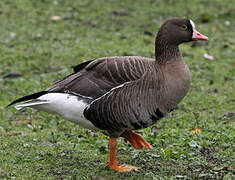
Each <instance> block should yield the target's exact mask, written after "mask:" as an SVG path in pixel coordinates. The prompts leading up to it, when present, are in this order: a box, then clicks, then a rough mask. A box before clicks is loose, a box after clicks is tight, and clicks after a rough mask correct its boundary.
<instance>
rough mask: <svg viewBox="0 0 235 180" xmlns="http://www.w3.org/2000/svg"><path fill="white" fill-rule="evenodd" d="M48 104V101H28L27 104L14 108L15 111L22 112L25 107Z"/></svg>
mask: <svg viewBox="0 0 235 180" xmlns="http://www.w3.org/2000/svg"><path fill="white" fill-rule="evenodd" d="M48 103H50V102H48V101H39V100H35V101H29V102H25V103H22V104H19V105H16V106H15V108H16V109H17V110H22V109H24V108H26V107H32V106H37V105H42V104H48Z"/></svg>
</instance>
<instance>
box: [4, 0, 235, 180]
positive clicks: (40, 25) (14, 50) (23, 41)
mask: <svg viewBox="0 0 235 180" xmlns="http://www.w3.org/2000/svg"><path fill="white" fill-rule="evenodd" d="M234 3H235V1H234V0H230V1H220V0H214V1H209V0H208V1H205V0H197V1H190V0H187V1H183V0H182V1H180V0H179V1H173V0H167V1H164V0H158V1H153V0H145V1H143V0H136V1H124V0H119V1H114V0H107V1H105V0H99V1H92V0H86V1H82V0H80V1H75V0H66V1H63V0H55V1H50V0H19V1H12V0H11V1H9V0H1V1H0V65H1V68H0V99H1V101H0V179H100V180H102V179H170V178H172V179H177V178H179V179H222V178H224V179H228V180H229V179H232V178H233V175H234V174H233V173H234V166H235V165H234V164H233V163H234V156H232V153H233V148H234V143H235V139H234V125H235V121H234V119H235V118H234V113H235V105H234V104H235V93H234V92H235V91H234V88H235V83H234V79H235V38H234V33H235V21H234V19H235V8H234V6H232V5H233V4H234ZM53 16H59V18H57V19H58V20H53V19H56V17H53ZM185 16H188V17H190V18H191V19H193V20H194V22H195V24H196V25H197V26H196V27H197V29H198V30H199V31H200V32H202V33H203V34H206V35H207V36H208V37H209V39H210V40H209V41H208V42H203V43H202V42H200V43H189V44H184V45H182V46H181V47H180V48H181V51H182V54H183V56H184V58H185V60H186V62H187V64H188V65H189V67H190V70H191V74H192V87H191V89H190V92H189V94H188V96H187V97H186V98H185V99H184V101H183V102H181V103H180V105H179V108H178V109H177V110H175V111H174V112H172V113H171V114H170V115H169V116H168V117H167V118H165V119H163V120H161V121H159V122H158V123H157V124H156V125H155V126H154V127H150V128H147V129H145V130H141V131H139V132H140V134H142V135H143V136H144V137H145V139H146V140H148V141H149V142H150V143H151V144H152V146H153V149H152V150H134V149H133V148H132V147H131V145H130V144H126V143H124V142H123V140H122V139H120V143H119V146H118V159H119V161H120V162H121V163H130V164H132V165H136V166H139V167H140V168H141V169H140V171H139V172H129V173H118V172H114V171H110V170H107V169H105V168H104V166H105V163H106V162H107V161H108V154H109V152H108V147H107V144H108V138H107V137H105V136H104V135H102V134H100V133H92V132H90V131H87V130H85V129H82V128H80V127H78V126H74V124H72V123H70V122H67V121H65V120H63V119H61V118H60V117H58V116H53V115H49V114H46V113H43V112H36V111H34V110H30V109H29V110H26V111H23V112H17V111H16V110H15V109H14V108H9V109H6V108H5V106H6V105H7V104H8V103H10V101H12V100H14V99H15V98H19V97H20V96H23V95H27V94H29V93H32V92H37V91H40V90H43V89H44V88H46V87H47V86H49V85H51V84H52V83H53V82H55V81H56V80H58V79H60V78H62V77H63V76H65V75H67V74H69V73H71V72H72V70H71V66H73V65H76V64H78V63H80V62H83V61H85V60H89V59H91V58H98V57H104V56H114V55H115V56H116V55H140V56H148V57H154V38H155V33H156V31H157V30H158V28H159V27H160V25H161V24H162V23H163V22H164V21H165V20H166V19H167V18H170V17H185ZM204 53H208V54H210V55H212V56H214V58H215V60H214V61H211V60H207V59H205V58H204V57H203V55H204ZM195 128H200V129H201V133H198V134H190V132H191V130H193V129H195Z"/></svg>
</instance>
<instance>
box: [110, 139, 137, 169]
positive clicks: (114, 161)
mask: <svg viewBox="0 0 235 180" xmlns="http://www.w3.org/2000/svg"><path fill="white" fill-rule="evenodd" d="M116 148H117V139H116V138H110V139H109V149H110V159H109V163H108V166H109V168H110V169H114V170H117V171H119V172H128V171H131V170H135V171H138V168H137V167H135V166H131V165H127V164H123V165H120V166H118V161H117V158H116Z"/></svg>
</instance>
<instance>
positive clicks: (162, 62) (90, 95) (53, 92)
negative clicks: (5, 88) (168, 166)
mask: <svg viewBox="0 0 235 180" xmlns="http://www.w3.org/2000/svg"><path fill="white" fill-rule="evenodd" d="M207 39H208V38H207V37H206V36H204V35H202V34H200V33H198V32H197V31H196V29H195V25H194V23H193V22H192V21H191V20H189V19H185V18H174V19H169V20H167V21H166V22H165V23H164V24H163V25H162V27H161V28H160V30H159V32H158V34H157V37H156V43H155V52H156V60H154V59H151V58H146V57H139V56H121V57H106V58H100V59H95V60H90V61H87V62H84V63H82V64H80V65H78V66H76V67H75V68H74V73H72V74H71V75H69V76H67V77H65V78H64V79H62V80H60V81H58V82H57V83H55V84H54V85H53V86H51V87H49V88H47V89H46V90H45V91H42V92H39V93H35V94H33V95H29V96H26V97H23V98H20V99H18V100H16V101H14V102H12V103H11V104H10V105H12V104H14V103H18V102H20V101H25V100H30V101H28V102H26V103H23V104H21V105H18V106H17V108H18V109H20V108H24V107H34V108H37V109H40V110H44V111H48V112H51V113H58V114H60V115H62V116H63V117H65V118H67V119H69V120H71V121H73V122H76V123H78V124H81V125H82V126H84V127H87V128H91V129H95V130H101V131H102V132H103V133H105V134H107V135H108V136H110V162H109V165H108V166H109V167H110V168H111V169H116V170H118V171H129V170H131V169H135V170H137V168H136V167H133V166H128V165H126V166H118V164H117V160H116V153H115V148H116V145H117V142H116V138H117V137H119V136H122V137H124V138H125V140H126V141H129V142H130V143H131V144H132V145H133V146H134V147H135V148H143V147H146V148H151V146H150V145H149V144H148V143H147V142H146V141H145V140H144V139H143V138H142V137H140V136H139V135H138V134H136V133H134V132H133V131H132V130H136V129H142V128H146V127H149V126H151V125H152V124H154V123H155V122H156V121H157V120H159V119H161V118H162V117H164V116H165V115H166V114H167V113H168V112H170V111H171V110H172V109H174V108H175V107H176V105H177V104H178V103H179V102H180V101H181V100H182V99H183V98H184V97H185V95H186V94H187V92H188V90H189V87H190V73H189V69H188V67H187V65H186V64H185V62H184V61H183V59H182V57H181V54H180V51H179V48H178V45H179V44H181V43H183V42H189V41H193V40H207ZM63 94H66V95H63ZM57 96H58V97H57ZM70 97H73V98H74V97H75V100H74V99H72V98H70ZM40 102H41V103H40ZM76 108H77V109H76ZM79 110H80V111H81V112H80V114H79ZM76 118H77V119H76ZM79 118H80V119H79Z"/></svg>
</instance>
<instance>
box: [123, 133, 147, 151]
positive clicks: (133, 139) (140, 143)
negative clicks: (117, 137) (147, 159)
mask: <svg viewBox="0 0 235 180" xmlns="http://www.w3.org/2000/svg"><path fill="white" fill-rule="evenodd" d="M121 137H124V141H125V142H127V141H129V142H130V143H131V144H132V146H134V148H136V149H142V148H147V149H152V146H151V145H150V144H149V143H148V142H147V141H145V140H144V138H143V137H141V136H140V135H139V134H137V133H136V132H134V131H132V130H128V131H124V132H123V133H122V134H121Z"/></svg>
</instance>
